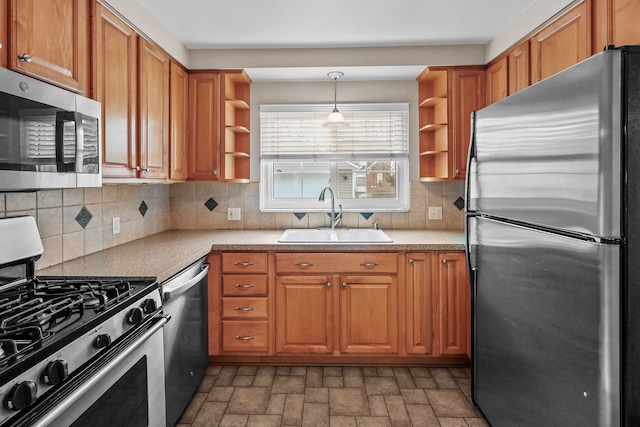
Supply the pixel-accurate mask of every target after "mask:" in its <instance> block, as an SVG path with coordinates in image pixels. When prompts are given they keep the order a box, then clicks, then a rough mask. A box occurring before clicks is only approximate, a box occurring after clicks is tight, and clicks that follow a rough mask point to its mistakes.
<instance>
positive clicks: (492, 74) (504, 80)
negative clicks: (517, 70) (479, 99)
mask: <svg viewBox="0 0 640 427" xmlns="http://www.w3.org/2000/svg"><path fill="white" fill-rule="evenodd" d="M508 64H509V58H508V57H507V56H506V55H504V56H501V57H500V58H498V59H497V60H494V61H493V62H492V63H491V64H490V65H489V66H488V67H487V105H489V104H493V103H494V102H498V101H500V100H501V99H504V98H506V97H507V95H508V91H509V67H508Z"/></svg>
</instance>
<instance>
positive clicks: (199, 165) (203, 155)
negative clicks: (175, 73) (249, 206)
mask: <svg viewBox="0 0 640 427" xmlns="http://www.w3.org/2000/svg"><path fill="white" fill-rule="evenodd" d="M220 99H221V98H220V73H214V72H207V73H190V74H189V111H190V115H189V153H188V154H189V157H188V179H192V180H206V181H211V180H214V181H217V180H219V179H220V175H221V169H220V139H221V134H220V117H221V101H220Z"/></svg>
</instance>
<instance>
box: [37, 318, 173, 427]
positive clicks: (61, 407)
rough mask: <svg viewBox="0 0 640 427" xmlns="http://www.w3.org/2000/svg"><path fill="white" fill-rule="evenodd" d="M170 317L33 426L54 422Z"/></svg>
mask: <svg viewBox="0 0 640 427" xmlns="http://www.w3.org/2000/svg"><path fill="white" fill-rule="evenodd" d="M169 318H170V317H160V318H159V320H158V322H156V323H155V324H154V325H153V326H151V327H150V328H149V330H148V331H146V332H145V333H144V334H142V335H141V336H140V338H139V339H137V340H136V341H135V342H134V343H132V344H131V345H130V346H128V347H127V348H126V349H124V350H123V351H122V353H120V354H118V355H117V356H116V357H115V358H113V359H112V360H111V361H109V363H107V364H106V365H105V366H104V368H102V369H100V370H99V371H98V372H96V373H95V374H94V375H92V376H91V378H89V379H88V380H87V381H86V382H84V383H83V384H82V385H81V386H80V387H78V388H77V389H76V390H74V391H73V393H71V394H70V395H69V396H68V397H67V398H65V399H64V400H63V401H62V402H60V403H59V404H58V405H56V406H55V407H54V408H53V409H52V410H51V411H49V412H47V413H46V414H43V416H42V417H41V418H39V419H38V420H37V421H36V423H35V424H33V425H34V426H38V427H46V426H48V425H49V424H51V423H52V422H53V421H55V420H56V419H57V418H58V417H59V416H60V415H62V414H63V413H64V412H65V411H67V410H68V409H69V408H70V407H71V406H73V404H75V403H76V402H77V401H79V400H80V399H82V398H83V396H84V394H85V393H87V392H88V391H89V390H90V389H91V388H92V387H94V386H95V385H96V384H97V383H99V382H100V381H102V379H103V378H105V377H106V376H107V375H109V373H110V372H111V371H112V370H113V369H115V368H116V367H117V366H118V365H119V364H120V363H122V362H123V361H124V360H125V359H126V358H127V357H129V355H130V354H131V353H133V352H134V351H135V350H136V349H138V348H139V347H140V346H141V345H143V344H144V343H145V342H146V341H147V340H148V339H149V338H150V337H151V336H152V335H153V334H155V333H156V332H157V331H158V330H159V329H161V328H162V327H163V326H164V324H165V323H167V322H168V321H169Z"/></svg>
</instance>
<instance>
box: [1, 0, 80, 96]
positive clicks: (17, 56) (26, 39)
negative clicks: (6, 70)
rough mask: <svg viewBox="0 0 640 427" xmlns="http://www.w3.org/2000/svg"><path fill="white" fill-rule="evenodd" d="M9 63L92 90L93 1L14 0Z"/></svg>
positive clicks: (68, 85) (72, 86)
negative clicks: (90, 6) (91, 40)
mask: <svg viewBox="0 0 640 427" xmlns="http://www.w3.org/2000/svg"><path fill="white" fill-rule="evenodd" d="M10 11H11V50H10V54H9V66H10V67H11V68H12V69H14V70H16V71H19V72H23V73H25V74H30V75H33V76H35V77H38V78H41V79H43V80H47V81H50V82H52V83H55V84H58V85H60V86H63V87H65V88H67V89H70V90H74V91H76V92H81V93H86V94H88V93H89V40H90V37H89V28H90V22H89V0H11V9H10Z"/></svg>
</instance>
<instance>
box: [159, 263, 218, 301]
mask: <svg viewBox="0 0 640 427" xmlns="http://www.w3.org/2000/svg"><path fill="white" fill-rule="evenodd" d="M201 268H202V271H200V272H199V273H198V274H197V275H196V276H195V277H194V278H193V279H191V280H189V281H187V282H185V283H182V282H181V281H180V280H179V279H178V280H175V279H174V280H172V281H171V284H169V285H162V298H163V299H164V300H165V301H166V300H169V299H171V298H175V297H176V296H177V295H180V294H183V293H185V292H187V291H188V290H189V289H191V288H192V287H193V286H194V285H195V284H197V283H198V282H200V280H202V278H203V277H204V276H206V275H207V274H208V273H209V264H202V266H201Z"/></svg>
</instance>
